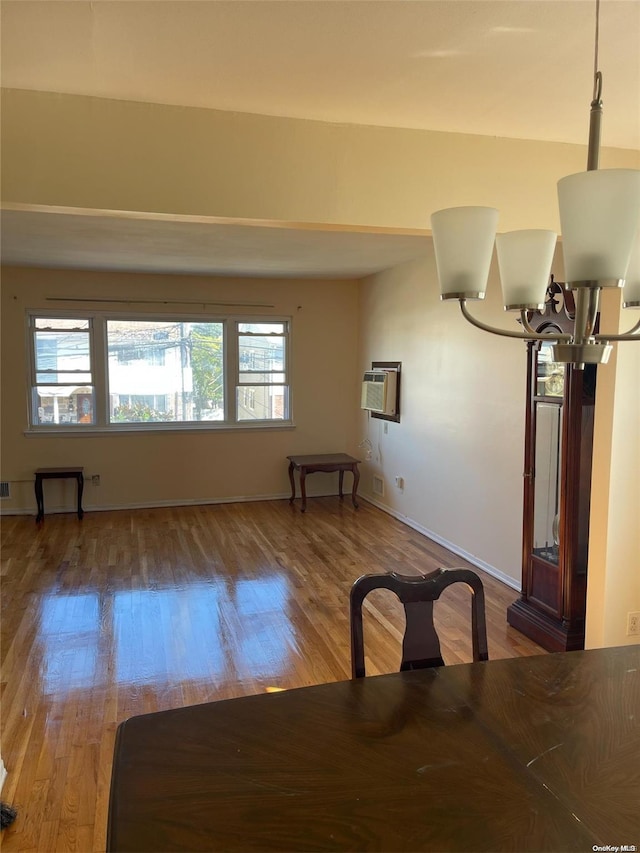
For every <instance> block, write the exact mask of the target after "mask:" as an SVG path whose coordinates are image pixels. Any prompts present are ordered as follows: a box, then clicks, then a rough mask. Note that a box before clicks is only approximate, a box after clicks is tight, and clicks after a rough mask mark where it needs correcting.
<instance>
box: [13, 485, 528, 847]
mask: <svg viewBox="0 0 640 853" xmlns="http://www.w3.org/2000/svg"><path fill="white" fill-rule="evenodd" d="M2 546H3V548H2V575H1V580H2V587H1V590H2V684H1V687H2V746H1V753H2V758H3V760H4V762H5V765H6V767H7V770H8V772H9V775H8V777H7V780H6V782H5V785H4V789H3V792H2V800H3V801H4V802H6V803H9V804H11V805H12V806H14V807H15V808H16V809H17V810H18V817H17V819H16V821H15V822H14V823H13V824H12V825H11V826H10V827H9V828H8V829H5V830H4V831H3V833H2V836H3V838H2V843H3V847H4V849H5V850H6V851H7V853H13V851H23V853H27V851H30V853H31V851H32V852H33V853H36V851H38V853H46V851H67V850H70V851H71V850H76V851H82V853H85V851H103V850H104V847H105V837H106V835H105V833H106V818H107V808H108V796H109V783H110V774H111V759H112V754H113V745H114V737H115V732H116V728H117V726H118V724H119V723H120V722H121V721H122V720H124V719H126V718H127V717H130V716H133V715H135V714H142V713H147V712H150V711H157V710H163V709H166V708H174V707H179V706H182V705H186V704H195V703H198V702H209V701H213V700H218V699H227V698H231V697H235V696H243V695H246V694H251V693H258V692H262V691H269V690H272V689H274V688H275V689H278V688H285V689H286V688H292V687H301V686H304V685H308V684H316V683H320V682H327V681H335V680H340V679H345V678H348V677H349V676H350V660H349V620H348V594H349V588H350V586H351V584H352V583H353V581H354V580H355V579H356V578H357V577H359V575H361V574H365V573H367V572H376V571H387V570H395V571H399V572H401V573H405V574H412V573H416V572H428V571H431V570H433V569H435V568H437V567H438V566H445V567H451V566H461V565H468V564H466V563H465V562H464V561H463V560H461V559H460V558H459V557H456V556H455V555H453V554H451V553H450V552H448V551H447V550H446V549H444V548H442V547H441V546H439V545H437V544H435V543H434V542H432V541H430V540H428V539H426V538H425V537H423V536H422V535H421V534H419V533H417V532H415V531H414V530H412V529H411V528H409V527H407V526H406V525H404V524H402V523H401V522H399V521H396V520H395V519H393V518H392V517H390V516H388V515H386V514H385V513H383V512H381V511H380V510H378V509H377V508H375V507H373V506H371V505H370V504H367V503H365V502H363V503H362V505H361V508H360V509H359V510H358V511H356V510H354V509H353V507H352V506H351V505H350V504H349V503H348V502H347V501H346V500H345V501H344V502H340V501H338V499H337V498H335V497H328V498H314V499H312V500H310V501H309V509H308V511H307V513H306V514H304V515H303V514H302V513H300V512H299V510H298V509H297V508H295V509H294V508H292V507H291V506H290V505H289V504H288V502H287V501H271V502H262V503H245V504H240V503H239V504H220V505H215V506H198V507H179V508H170V509H154V510H137V511H133V512H129V511H126V512H105V513H88V514H87V515H85V518H84V521H82V522H80V521H78V519H77V518H76V516H75V515H71V514H69V515H57V516H47V517H46V519H45V522H44V524H43V525H42V526H41V527H40V528H37V527H36V525H35V524H34V519H33V518H31V517H5V518H4V519H3V522H2ZM471 568H473V567H471ZM479 574H480V575H481V576H482V578H483V581H484V584H485V591H486V595H487V627H488V635H489V656H490V658H501V657H515V656H518V655H533V654H544V652H543V650H542V649H541V648H540V647H538V646H536V645H535V644H534V643H532V642H531V641H529V640H528V639H527V638H526V637H524V636H522V635H521V634H518V633H517V632H516V631H514V630H513V629H512V628H510V627H509V626H508V625H507V623H506V615H505V612H506V607H507V605H508V604H510V603H511V602H512V601H513V600H514V598H515V597H516V593H515V592H514V591H513V590H511V589H509V588H508V587H506V586H504V585H503V584H501V583H500V582H498V581H496V580H494V579H493V578H491V577H488V576H487V575H483V574H482V573H481V572H479ZM469 621H470V615H469V604H468V596H467V595H466V591H465V590H464V589H454V588H452V589H450V590H448V591H447V593H446V594H445V596H444V598H443V599H442V600H441V601H440V602H438V603H437V605H436V622H437V625H438V630H439V632H440V636H441V640H442V651H443V656H444V659H445V661H446V662H447V663H455V662H460V661H470V660H471V643H470V639H469V636H468V633H469V631H468V625H469ZM402 626H403V616H402V608H401V606H400V605H399V604H398V603H397V602H396V601H395V600H394V599H393V596H387V595H385V594H384V593H374V594H372V595H371V596H370V603H369V604H368V605H366V613H365V643H366V648H367V672H368V673H369V674H372V675H373V674H376V673H379V672H384V671H392V670H394V669H396V668H397V667H398V661H399V648H398V643H399V640H400V638H401V635H402ZM170 749H171V745H170V744H167V750H168V751H170Z"/></svg>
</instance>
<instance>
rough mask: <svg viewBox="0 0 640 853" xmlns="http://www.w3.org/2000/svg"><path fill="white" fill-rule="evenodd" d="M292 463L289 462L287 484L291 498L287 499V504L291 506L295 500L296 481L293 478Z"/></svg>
mask: <svg viewBox="0 0 640 853" xmlns="http://www.w3.org/2000/svg"><path fill="white" fill-rule="evenodd" d="M293 468H294V465H293V462H289V482H290V483H291V497H290V498H289V503H290V504H292V503H293V502H294V501H295V499H296V481H295V478H294V476H293Z"/></svg>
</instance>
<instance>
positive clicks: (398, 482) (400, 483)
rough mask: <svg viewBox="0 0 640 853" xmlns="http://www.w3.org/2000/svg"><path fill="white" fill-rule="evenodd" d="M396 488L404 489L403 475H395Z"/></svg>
mask: <svg viewBox="0 0 640 853" xmlns="http://www.w3.org/2000/svg"><path fill="white" fill-rule="evenodd" d="M396 489H400V491H402V489H404V477H396Z"/></svg>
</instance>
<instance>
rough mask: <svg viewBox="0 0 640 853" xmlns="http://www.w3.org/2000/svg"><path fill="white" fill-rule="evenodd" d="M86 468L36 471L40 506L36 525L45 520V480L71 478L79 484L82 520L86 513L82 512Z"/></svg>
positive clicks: (39, 469) (37, 497)
mask: <svg viewBox="0 0 640 853" xmlns="http://www.w3.org/2000/svg"><path fill="white" fill-rule="evenodd" d="M83 472H84V468H38V469H37V470H36V483H35V489H36V504H37V505H38V514H37V516H36V524H37V523H38V522H39V521H42V520H43V519H44V493H43V490H42V481H43V480H56V479H67V478H71V479H74V480H76V481H77V483H78V518H79V519H80V520H82V517H83V516H84V512H83V510H82V491H83V489H84V473H83Z"/></svg>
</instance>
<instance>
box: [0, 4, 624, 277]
mask: <svg viewBox="0 0 640 853" xmlns="http://www.w3.org/2000/svg"><path fill="white" fill-rule="evenodd" d="M0 16H1V24H2V36H1V38H2V42H1V47H2V54H1V71H2V85H3V86H6V87H12V88H18V89H35V90H43V91H52V92H63V93H71V94H84V95H96V96H99V97H108V98H116V99H127V100H138V101H148V102H154V103H165V104H176V105H187V106H197V107H208V108H214V109H221V110H233V111H239V112H252V113H261V114H267V115H276V116H293V117H300V118H307V119H318V120H322V121H329V122H341V123H357V124H372V125H384V126H398V127H408V128H426V129H431V130H440V131H454V132H459V133H473V134H484V135H490V136H504V137H516V138H528V139H541V140H552V141H563V142H575V143H581V144H586V133H587V124H588V110H589V103H590V100H591V93H592V76H593V50H594V30H595V0H445V2H442V1H441V0H371V1H370V0H197V1H196V2H193V1H192V0H118V2H112V0H91V2H90V0H70V1H69V2H67V0H2V3H1V5H0ZM599 57H600V62H599V65H600V68H601V70H602V72H603V76H604V89H603V99H604V104H605V119H604V126H603V134H602V144H603V145H605V146H606V145H609V146H615V147H622V148H634V149H640V0H601V4H600V34H599ZM16 207H17V206H16ZM46 217H49V218H48V219H46ZM86 219H87V221H86V222H82V216H81V215H80V213H79V212H78V211H67V212H66V213H63V212H55V211H49V212H46V211H45V210H43V209H40V210H35V211H30V212H29V211H24V210H22V211H21V210H19V209H14V210H11V211H7V212H6V213H5V214H4V215H3V257H4V260H5V261H7V260H9V259H12V260H11V262H17V263H20V262H23V263H27V262H30V263H43V264H46V263H52V264H55V265H62V264H64V265H67V266H68V265H69V264H70V263H71V262H73V261H74V260H75V263H76V265H78V264H79V263H80V262H81V263H82V264H83V265H85V266H86V265H87V264H94V265H95V264H102V265H104V264H105V263H110V264H111V265H112V266H113V267H114V268H123V267H120V266H117V265H118V264H126V265H127V268H132V265H135V264H137V267H135V268H139V269H150V270H153V269H156V268H157V264H159V263H164V264H165V265H164V266H163V269H165V270H171V271H179V269H180V268H184V266H185V264H186V263H187V261H185V260H184V254H185V253H184V252H183V251H181V249H180V246H181V243H182V242H184V245H188V246H189V248H190V250H191V251H193V252H194V257H193V261H192V265H193V269H187V270H186V271H192V272H198V271H203V270H204V271H209V272H215V271H217V272H225V271H227V272H231V273H233V274H258V273H260V271H261V269H262V272H263V273H265V274H276V273H277V272H278V269H280V271H281V272H282V273H283V274H292V275H293V274H302V273H305V271H306V273H307V274H313V273H314V272H315V273H316V274H318V275H324V274H328V273H331V270H333V273H331V274H339V273H340V270H341V269H342V272H343V273H344V274H345V275H356V274H361V273H362V272H366V269H364V268H362V267H363V265H362V256H363V255H362V252H363V249H364V247H365V244H366V250H367V252H368V253H369V255H370V257H372V258H373V257H374V256H377V257H378V261H377V262H376V263H375V265H376V266H377V268H383V267H384V265H385V264H387V260H386V256H385V253H387V252H389V253H390V256H392V257H394V258H396V259H397V258H399V259H400V260H402V259H408V257H410V256H411V255H412V253H413V252H414V250H415V247H416V241H417V242H418V243H419V241H420V237H419V236H418V235H415V234H414V235H411V234H409V235H402V234H401V233H395V234H393V233H391V232H387V233H384V234H380V233H375V232H374V231H373V230H371V231H370V232H369V233H366V234H365V233H364V232H363V231H360V233H358V234H356V235H354V239H353V243H351V241H350V240H349V236H348V234H347V233H345V232H344V231H340V230H337V231H336V230H331V229H322V228H316V229H306V230H305V229H304V228H303V229H300V228H295V229H293V228H287V227H280V228H265V227H261V226H260V227H259V226H257V225H256V224H255V223H254V224H252V225H247V226H243V229H242V230H240V231H238V228H240V225H239V224H238V225H237V227H236V228H235V230H234V228H233V227H232V225H231V224H230V223H220V222H219V221H216V222H214V221H213V220H209V221H208V223H207V224H208V226H209V230H208V231H207V239H206V240H205V239H204V237H203V232H202V228H203V227H204V224H203V222H202V221H201V220H202V218H200V221H199V222H196V221H186V219H185V218H183V219H182V220H180V221H178V220H176V221H174V222H173V224H171V223H170V222H168V221H162V222H161V221H160V220H158V219H157V218H153V217H147V219H146V220H144V218H142V219H141V218H138V219H136V220H135V224H134V222H133V220H131V219H126V218H122V217H121V218H118V217H115V216H113V215H111V214H108V212H88V215H87V217H86ZM45 221H46V224H45ZM263 225H264V223H263ZM5 229H6V230H5ZM211 229H216V232H215V233H214V234H213V236H212V231H211ZM218 229H221V230H218ZM338 235H339V236H338ZM34 238H37V241H38V243H39V245H34V244H33V240H34ZM285 238H286V239H285ZM164 240H167V241H168V244H169V246H168V248H167V249H166V250H165V251H159V249H161V248H162V245H165V244H164V242H163V241H164ZM207 240H209V241H211V243H212V246H213V249H211V250H210V251H208V250H207ZM282 240H285V243H286V247H287V251H284V249H283V244H282ZM403 240H406V241H407V242H406V243H403V242H402V241H403ZM323 241H325V242H326V241H329V242H330V244H331V252H334V250H335V254H334V257H333V258H332V259H331V261H327V260H325V261H323V262H321V261H320V258H321V257H322V255H323V252H324V254H326V249H325V247H324V244H323ZM340 241H341V242H340ZM244 242H246V246H245V245H244ZM147 246H148V247H149V251H146V250H145V247H147ZM298 247H299V252H298ZM392 247H393V248H392ZM214 250H215V251H214ZM92 251H93V255H92ZM291 252H293V253H294V255H295V257H291V256H290V253H291ZM376 252H377V253H378V254H377V255H376ZM83 253H84V254H83ZM243 254H245V256H247V261H246V263H245V264H244V266H243V264H242V262H241V260H240V259H241V257H242V255H243ZM260 257H263V258H264V260H263V261H262V262H260V260H259V259H260ZM20 258H22V260H20ZM181 258H182V260H181ZM212 258H215V259H217V263H218V267H217V268H212V267H211V263H212ZM341 258H342V261H341V260H340V259H341ZM314 259H315V260H314ZM286 260H288V261H289V262H290V265H291V271H288V270H287V269H286V268H285V267H286V264H285V261H286ZM395 262H397V260H396V261H395ZM342 264H344V266H341V265H342ZM114 265H116V266H114ZM387 265H390V264H387ZM369 266H370V265H369ZM364 267H366V268H367V269H368V268H369V267H368V266H367V265H366V264H365V265H364Z"/></svg>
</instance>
